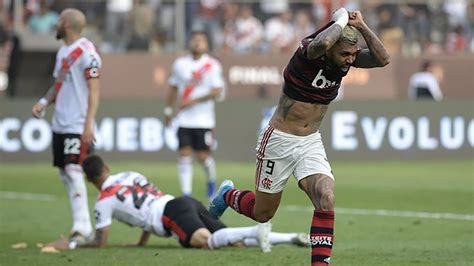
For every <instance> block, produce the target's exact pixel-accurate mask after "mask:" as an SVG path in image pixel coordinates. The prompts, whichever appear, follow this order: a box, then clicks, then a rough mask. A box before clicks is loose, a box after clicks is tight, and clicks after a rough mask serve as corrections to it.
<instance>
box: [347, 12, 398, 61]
mask: <svg viewBox="0 0 474 266" xmlns="http://www.w3.org/2000/svg"><path fill="white" fill-rule="evenodd" d="M348 25H350V26H353V27H354V28H356V29H357V30H358V31H359V32H360V33H361V34H362V37H364V40H365V42H366V43H367V47H368V49H363V50H362V51H360V52H359V54H358V56H357V58H356V60H355V61H354V64H353V65H354V66H355V67H361V68H372V67H383V66H386V65H387V64H388V63H390V55H389V54H388V51H387V49H385V47H384V45H383V44H382V42H381V41H380V40H379V38H378V37H377V35H375V33H374V32H373V31H372V30H371V29H370V28H369V26H367V24H365V22H364V19H363V17H362V13H360V11H354V12H349V22H348Z"/></svg>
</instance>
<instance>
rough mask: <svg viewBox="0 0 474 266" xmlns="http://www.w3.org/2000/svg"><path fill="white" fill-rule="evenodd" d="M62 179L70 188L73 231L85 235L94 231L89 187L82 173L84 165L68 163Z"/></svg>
mask: <svg viewBox="0 0 474 266" xmlns="http://www.w3.org/2000/svg"><path fill="white" fill-rule="evenodd" d="M60 174H61V179H63V182H64V184H65V185H66V187H67V190H68V196H69V201H70V203H71V211H72V220H73V225H72V230H71V231H72V232H79V233H81V234H82V235H83V236H88V235H90V234H91V233H92V224H91V218H90V214H89V205H88V201H87V187H86V183H85V181H84V175H83V173H82V167H81V166H80V165H78V164H68V165H66V166H65V167H64V171H61V173H60Z"/></svg>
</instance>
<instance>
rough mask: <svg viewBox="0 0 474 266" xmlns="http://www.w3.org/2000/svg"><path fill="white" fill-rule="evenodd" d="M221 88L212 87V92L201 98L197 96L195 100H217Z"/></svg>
mask: <svg viewBox="0 0 474 266" xmlns="http://www.w3.org/2000/svg"><path fill="white" fill-rule="evenodd" d="M221 91H222V90H221V89H219V88H216V89H212V90H211V92H210V93H209V94H207V95H204V96H202V97H199V98H196V99H195V101H196V102H205V101H209V100H215V99H216V98H217V97H219V95H220V94H221Z"/></svg>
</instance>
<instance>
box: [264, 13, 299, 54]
mask: <svg viewBox="0 0 474 266" xmlns="http://www.w3.org/2000/svg"><path fill="white" fill-rule="evenodd" d="M292 16H293V14H292V13H291V11H290V10H288V11H285V12H283V13H281V14H280V15H278V16H276V17H273V18H271V19H269V20H267V22H266V23H265V40H266V42H267V46H268V47H269V48H267V49H266V50H270V51H272V52H274V53H278V52H290V51H293V50H292V49H293V44H294V43H295V40H296V36H295V31H294V27H293V24H292V23H291V18H292Z"/></svg>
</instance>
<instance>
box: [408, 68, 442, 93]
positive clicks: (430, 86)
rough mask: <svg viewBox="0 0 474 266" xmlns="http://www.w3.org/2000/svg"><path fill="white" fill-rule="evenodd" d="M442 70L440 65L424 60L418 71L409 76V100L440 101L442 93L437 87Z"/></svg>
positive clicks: (440, 80) (440, 79)
mask: <svg viewBox="0 0 474 266" xmlns="http://www.w3.org/2000/svg"><path fill="white" fill-rule="evenodd" d="M443 76H444V71H443V68H442V67H441V65H439V64H436V63H433V62H431V61H428V60H427V61H424V62H423V63H422V65H421V69H420V71H419V72H416V73H415V74H413V75H412V76H411V77H410V82H409V84H408V98H409V99H411V100H435V101H441V100H442V99H443V94H442V93H441V89H440V88H439V83H440V82H442V80H443Z"/></svg>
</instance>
